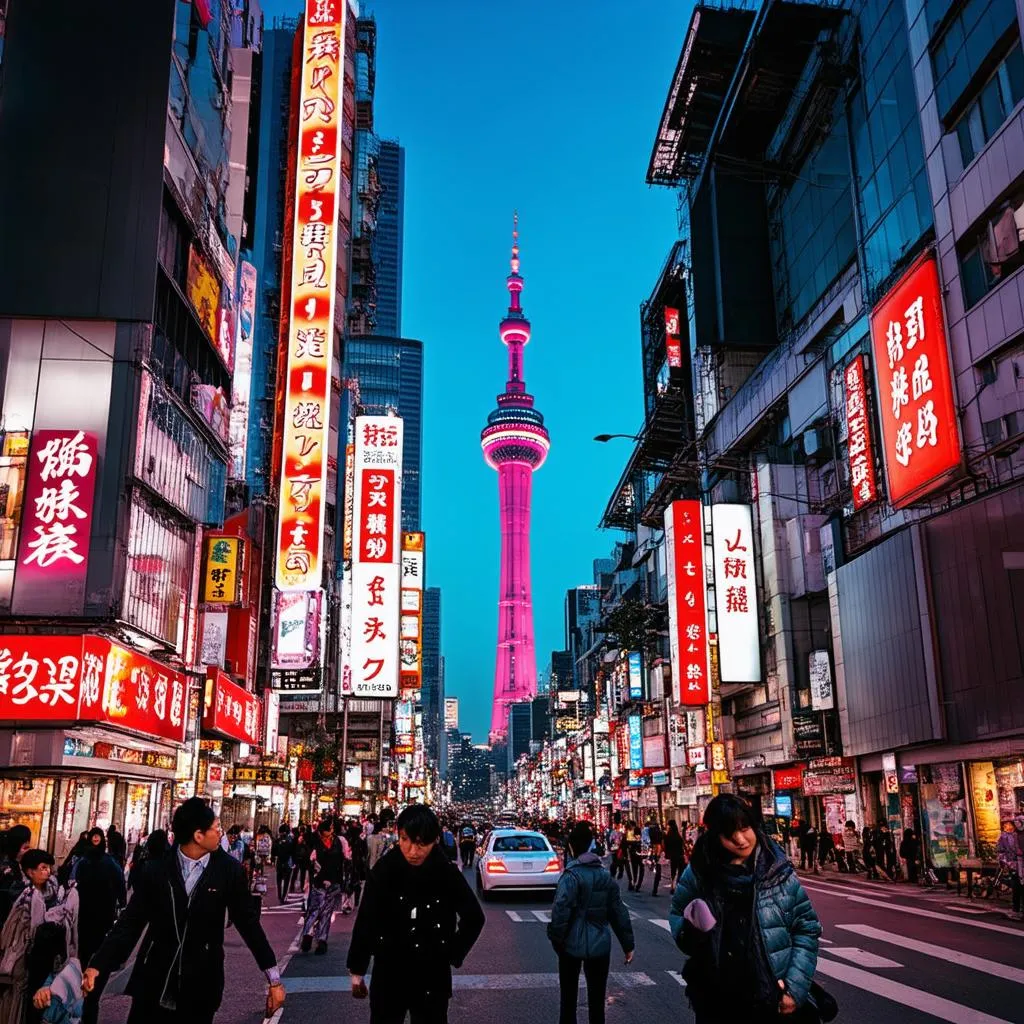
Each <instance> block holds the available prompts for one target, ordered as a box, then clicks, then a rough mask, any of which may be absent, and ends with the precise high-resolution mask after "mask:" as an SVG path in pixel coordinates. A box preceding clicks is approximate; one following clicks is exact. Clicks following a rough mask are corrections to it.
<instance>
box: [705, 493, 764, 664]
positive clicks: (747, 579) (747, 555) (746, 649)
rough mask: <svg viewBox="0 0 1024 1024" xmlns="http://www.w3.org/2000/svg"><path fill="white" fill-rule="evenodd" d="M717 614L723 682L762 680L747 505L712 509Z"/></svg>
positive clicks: (752, 532)
mask: <svg viewBox="0 0 1024 1024" xmlns="http://www.w3.org/2000/svg"><path fill="white" fill-rule="evenodd" d="M711 527H712V531H713V533H714V552H715V609H716V611H717V618H718V640H719V643H718V649H719V670H720V673H721V679H722V682H723V683H758V682H760V681H761V648H760V643H759V640H758V621H757V581H756V578H755V575H754V526H753V519H752V516H751V512H750V506H749V505H712V506H711Z"/></svg>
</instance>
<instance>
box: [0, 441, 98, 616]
mask: <svg viewBox="0 0 1024 1024" xmlns="http://www.w3.org/2000/svg"><path fill="white" fill-rule="evenodd" d="M97 468H98V467H97V443H96V435H95V434H88V433H85V432H84V431H82V430H37V431H36V432H35V433H34V434H33V435H32V449H31V453H30V454H29V458H28V470H27V474H26V481H25V500H24V503H23V506H22V508H23V511H22V518H21V535H20V537H19V539H18V560H17V565H16V567H15V570H14V595H13V599H12V611H13V612H14V614H16V615H18V614H21V615H74V614H81V612H82V609H83V607H84V602H85V576H86V571H87V570H88V567H89V534H90V530H91V527H92V513H93V497H94V495H95V491H96V472H97Z"/></svg>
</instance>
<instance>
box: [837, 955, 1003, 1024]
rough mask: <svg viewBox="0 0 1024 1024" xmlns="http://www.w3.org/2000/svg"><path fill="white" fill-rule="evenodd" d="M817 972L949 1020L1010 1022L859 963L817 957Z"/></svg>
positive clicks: (954, 1023) (985, 1023)
mask: <svg viewBox="0 0 1024 1024" xmlns="http://www.w3.org/2000/svg"><path fill="white" fill-rule="evenodd" d="M818 973H819V974H824V975H826V976H827V977H829V978H835V980H836V981H841V982H844V983H845V984H847V985H853V987H854V988H859V989H863V990H864V991H865V992H872V993H874V994H875V995H878V996H881V997H882V998H883V999H888V1000H890V1001H891V1002H894V1003H899V1004H900V1005H902V1006H908V1007H910V1008H911V1009H913V1010H916V1011H918V1012H919V1013H930V1014H931V1015H932V1016H933V1017H937V1018H938V1019H939V1020H946V1021H950V1022H951V1024H1011V1022H1010V1021H1007V1020H1004V1019H1003V1018H1002V1017H993V1016H991V1015H990V1014H987V1013H982V1012H981V1011H980V1010H976V1009H974V1007H972V1006H964V1005H963V1004H962V1003H955V1002H953V1000H951V999H943V998H942V996H936V995H933V994H932V993H931V992H926V991H924V990H923V989H919V988H913V987H911V986H910V985H904V984H902V983H900V982H898V981H893V980H892V978H886V977H885V976H884V975H880V974H872V973H871V972H870V971H863V970H861V969H860V968H859V967H851V966H850V965H849V964H843V963H839V962H837V961H835V960H827V959H825V958H823V957H818Z"/></svg>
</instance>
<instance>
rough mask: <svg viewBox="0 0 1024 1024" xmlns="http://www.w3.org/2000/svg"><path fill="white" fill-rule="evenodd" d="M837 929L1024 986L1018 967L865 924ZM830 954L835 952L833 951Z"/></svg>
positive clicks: (842, 925) (846, 925) (1023, 972)
mask: <svg viewBox="0 0 1024 1024" xmlns="http://www.w3.org/2000/svg"><path fill="white" fill-rule="evenodd" d="M836 927H837V928H842V929H843V930H844V931H848V932H853V933H854V934H856V935H862V936H863V937H864V938H866V939H875V940H877V941H878V942H888V943H891V944H892V945H894V946H900V947H902V948H903V949H912V950H914V952H915V953H924V955H925V956H934V957H937V958H938V959H939V960H945V961H946V962H947V963H954V964H959V965H960V966H961V967H968V968H970V969H971V970H972V971H980V972H981V973H982V974H991V975H992V976H993V977H995V978H1005V979H1006V980H1007V981H1013V982H1016V984H1018V985H1024V970H1021V968H1019V967H1011V966H1010V965H1009V964H1004V963H1000V962H999V961H998V960H988V959H986V958H985V957H983V956H972V955H971V954H970V953H961V952H960V951H959V950H956V949H949V948H948V947H947V946H937V945H935V944H934V943H932V942H921V941H920V940H919V939H908V938H907V937H906V936H904V935H895V934H893V933H892V932H887V931H883V930H882V929H881V928H872V927H871V926H870V925H867V924H840V925H836ZM829 952H830V953H835V952H837V951H836V950H834V949H830V950H829Z"/></svg>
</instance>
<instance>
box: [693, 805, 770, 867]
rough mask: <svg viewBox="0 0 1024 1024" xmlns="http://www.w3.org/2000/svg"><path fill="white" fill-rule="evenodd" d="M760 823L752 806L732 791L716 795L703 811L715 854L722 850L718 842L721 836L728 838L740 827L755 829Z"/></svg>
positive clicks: (705, 825)
mask: <svg viewBox="0 0 1024 1024" xmlns="http://www.w3.org/2000/svg"><path fill="white" fill-rule="evenodd" d="M760 824H761V823H760V821H759V819H758V815H757V812H756V811H755V810H754V808H753V807H751V806H750V804H748V803H747V801H746V800H744V799H743V798H742V797H739V796H736V795H734V794H733V793H722V794H720V795H719V796H716V797H715V798H714V800H712V801H711V803H709V804H708V806H707V809H706V810H705V811H704V828H705V829H706V830H707V836H708V839H709V841H710V842H711V849H712V851H713V852H714V853H715V854H717V853H718V852H719V851H723V852H724V850H723V847H722V844H721V842H720V840H721V838H722V836H725V837H727V838H728V837H729V836H731V835H733V834H734V833H736V832H739V831H740V830H741V829H745V828H754V829H756V828H758V827H759V825H760Z"/></svg>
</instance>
